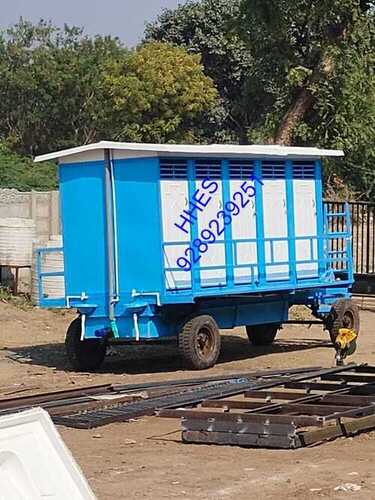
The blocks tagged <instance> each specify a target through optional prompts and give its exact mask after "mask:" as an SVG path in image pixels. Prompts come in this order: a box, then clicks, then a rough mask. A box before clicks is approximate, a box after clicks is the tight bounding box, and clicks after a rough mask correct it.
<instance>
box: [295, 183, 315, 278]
mask: <svg viewBox="0 0 375 500" xmlns="http://www.w3.org/2000/svg"><path fill="white" fill-rule="evenodd" d="M293 197H294V227H295V235H296V238H298V237H305V238H306V239H297V240H296V261H297V262H298V261H306V260H307V261H308V260H316V259H317V258H318V249H317V246H318V245H317V239H316V236H317V223H316V217H317V213H316V197H315V180H314V179H308V180H304V179H294V180H293ZM311 238H313V239H312V240H311ZM317 275H318V264H317V263H311V264H310V263H303V264H298V263H297V277H298V278H311V277H316V276H317Z"/></svg>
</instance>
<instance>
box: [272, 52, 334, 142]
mask: <svg viewBox="0 0 375 500" xmlns="http://www.w3.org/2000/svg"><path fill="white" fill-rule="evenodd" d="M333 69H334V64H333V61H332V58H331V56H330V54H326V55H325V56H324V57H323V59H322V61H321V62H320V63H319V64H318V66H316V67H315V69H314V70H313V72H312V74H311V76H310V77H309V78H308V80H307V82H306V83H305V86H304V87H302V88H301V89H300V90H299V92H298V93H297V95H296V97H295V99H294V101H293V102H292V104H291V105H290V107H289V109H288V111H287V112H286V113H285V115H284V116H283V119H282V120H281V123H280V125H279V128H278V130H277V132H276V135H275V138H274V144H280V145H281V146H290V145H291V144H292V141H293V134H294V131H295V129H296V126H297V125H298V123H300V122H301V121H302V120H303V118H304V116H305V114H306V113H307V111H309V109H310V108H311V106H312V105H313V103H314V94H313V92H312V91H311V86H312V84H314V83H316V82H318V81H319V80H323V79H327V78H329V77H330V75H331V74H332V73H333Z"/></svg>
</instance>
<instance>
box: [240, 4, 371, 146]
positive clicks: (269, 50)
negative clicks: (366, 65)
mask: <svg viewBox="0 0 375 500" xmlns="http://www.w3.org/2000/svg"><path fill="white" fill-rule="evenodd" d="M373 6H374V4H373V2H372V1H370V0H368V1H367V0H314V1H311V0H301V1H298V2H296V1H290V0H242V3H241V14H242V15H241V18H240V21H239V29H240V31H241V32H242V36H243V38H244V40H247V44H248V47H249V50H250V51H251V53H252V54H253V56H254V64H255V68H254V70H253V74H254V76H255V77H256V78H258V79H259V80H260V81H261V82H262V84H263V85H264V88H265V92H266V93H269V94H271V96H272V95H273V99H272V98H271V102H272V100H273V105H272V111H276V114H275V117H276V119H275V120H274V123H275V126H276V130H275V133H274V140H275V142H277V143H279V144H291V143H292V142H293V139H294V136H295V131H296V129H297V127H298V125H299V124H300V123H301V122H302V121H303V120H304V118H305V117H306V115H307V113H308V112H310V111H311V109H312V108H313V106H314V104H315V103H316V102H317V100H318V98H319V91H320V88H321V87H324V86H325V84H326V82H327V81H329V80H330V79H331V78H334V76H335V68H336V65H337V63H338V61H340V60H342V59H343V58H346V57H347V56H348V49H350V47H352V46H353V43H354V44H355V38H356V37H354V38H353V34H354V33H357V34H358V33H359V32H360V31H363V30H365V31H367V30H368V27H369V24H368V21H369V19H371V20H372V22H373V11H372V10H371V7H373ZM357 38H358V37H357ZM280 112H281V113H283V114H282V116H280ZM266 118H267V117H266Z"/></svg>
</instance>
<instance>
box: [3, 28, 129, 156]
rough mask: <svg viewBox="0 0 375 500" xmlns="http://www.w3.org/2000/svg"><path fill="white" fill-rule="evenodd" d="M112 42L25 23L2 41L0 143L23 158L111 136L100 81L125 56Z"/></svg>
mask: <svg viewBox="0 0 375 500" xmlns="http://www.w3.org/2000/svg"><path fill="white" fill-rule="evenodd" d="M124 50H125V49H123V47H122V46H121V44H120V43H119V41H118V40H116V39H113V38H110V37H95V38H93V39H89V38H88V37H85V36H83V33H82V30H81V29H79V28H68V27H67V26H65V28H63V29H62V30H61V29H58V28H55V27H53V26H52V25H51V24H50V23H46V22H44V21H40V22H39V23H38V24H37V25H33V24H31V23H29V22H26V21H23V20H21V21H20V22H19V23H18V24H17V25H15V26H14V27H13V28H11V29H9V30H7V32H6V33H3V34H2V36H1V37H0V116H1V120H0V139H2V140H3V141H4V140H5V141H6V143H7V144H8V145H9V146H10V147H11V148H12V149H15V150H16V151H18V152H20V153H23V154H36V153H38V152H45V151H49V150H52V149H56V148H62V147H66V146H70V145H73V144H77V143H86V142H92V141H93V140H95V139H96V137H97V136H99V137H100V136H101V135H102V134H103V133H104V132H106V126H107V125H108V121H109V120H110V117H109V110H108V109H107V108H106V102H105V98H104V96H103V93H102V92H101V82H102V81H103V78H104V71H105V67H106V65H107V61H108V60H109V59H113V58H117V57H119V55H120V54H122V53H123V52H124Z"/></svg>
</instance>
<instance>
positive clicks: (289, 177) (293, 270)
mask: <svg viewBox="0 0 375 500" xmlns="http://www.w3.org/2000/svg"><path fill="white" fill-rule="evenodd" d="M285 183H286V210H287V222H288V254H289V259H288V260H289V279H290V280H291V282H292V283H294V284H296V283H297V265H296V231H295V220H294V194H293V163H292V161H291V160H287V161H286V162H285Z"/></svg>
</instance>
